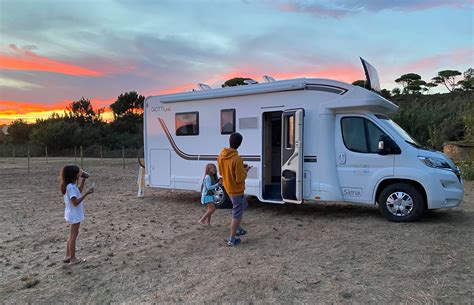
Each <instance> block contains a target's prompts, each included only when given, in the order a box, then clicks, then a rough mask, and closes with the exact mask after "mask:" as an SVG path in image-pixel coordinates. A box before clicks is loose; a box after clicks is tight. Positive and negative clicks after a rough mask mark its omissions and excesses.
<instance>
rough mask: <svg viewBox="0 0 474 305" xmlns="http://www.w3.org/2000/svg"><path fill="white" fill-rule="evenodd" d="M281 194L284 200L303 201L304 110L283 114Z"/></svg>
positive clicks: (289, 111) (294, 110)
mask: <svg viewBox="0 0 474 305" xmlns="http://www.w3.org/2000/svg"><path fill="white" fill-rule="evenodd" d="M282 122H283V128H282V146H281V196H282V197H283V201H285V202H291V203H303V161H304V158H303V124H304V110H303V109H292V110H287V111H284V112H283V114H282Z"/></svg>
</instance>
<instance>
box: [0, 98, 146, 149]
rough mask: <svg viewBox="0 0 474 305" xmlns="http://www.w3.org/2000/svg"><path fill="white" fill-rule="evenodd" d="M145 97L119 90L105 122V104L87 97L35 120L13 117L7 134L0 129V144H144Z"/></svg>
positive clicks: (51, 146)
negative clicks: (98, 104) (110, 117)
mask: <svg viewBox="0 0 474 305" xmlns="http://www.w3.org/2000/svg"><path fill="white" fill-rule="evenodd" d="M144 101H145V97H144V96H143V95H139V94H138V93H137V92H135V91H131V92H126V93H123V94H120V95H119V96H118V97H117V99H116V100H115V101H114V102H113V103H112V104H111V105H110V106H109V108H110V110H111V111H112V113H113V120H112V121H111V122H106V121H105V120H104V119H103V117H102V115H103V113H104V111H105V108H94V107H93V106H92V103H91V101H90V100H89V99H86V98H84V97H83V98H81V99H79V100H77V101H73V102H71V103H70V104H69V105H68V106H67V107H66V110H65V111H64V113H63V114H59V113H53V114H52V115H51V116H50V117H49V118H46V119H37V120H36V122H35V123H34V124H27V123H26V122H25V121H24V120H21V119H20V120H15V121H13V122H12V123H11V124H10V126H9V128H8V135H5V134H3V133H1V132H0V144H7V145H8V144H10V145H24V144H36V145H45V146H47V147H48V149H49V151H50V152H51V153H59V152H61V151H63V150H68V149H72V148H74V147H75V146H77V147H79V146H83V147H90V146H97V145H100V146H105V147H108V148H109V149H120V148H121V147H123V146H124V147H127V148H141V147H142V146H143V103H144Z"/></svg>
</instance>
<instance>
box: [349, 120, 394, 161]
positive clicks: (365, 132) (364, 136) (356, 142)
mask: <svg viewBox="0 0 474 305" xmlns="http://www.w3.org/2000/svg"><path fill="white" fill-rule="evenodd" d="M341 130H342V139H343V140H344V145H346V147H347V149H349V150H351V151H354V152H358V153H371V154H376V153H378V141H379V138H380V136H381V135H385V133H384V132H383V131H382V130H381V129H380V128H379V127H377V126H376V125H375V124H374V123H372V122H371V121H369V120H367V119H365V118H361V117H345V118H342V120H341Z"/></svg>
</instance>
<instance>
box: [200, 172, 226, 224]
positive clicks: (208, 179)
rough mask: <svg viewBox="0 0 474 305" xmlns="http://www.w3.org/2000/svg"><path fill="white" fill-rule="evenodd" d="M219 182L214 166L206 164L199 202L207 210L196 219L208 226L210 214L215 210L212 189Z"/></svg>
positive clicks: (213, 189)
mask: <svg viewBox="0 0 474 305" xmlns="http://www.w3.org/2000/svg"><path fill="white" fill-rule="evenodd" d="M220 182H221V179H219V178H218V177H217V168H216V166H215V165H214V164H212V163H209V164H207V165H206V170H205V173H204V180H203V183H202V185H203V187H202V193H201V203H202V204H203V205H205V206H206V208H207V210H206V213H204V215H203V216H202V217H201V219H199V221H198V223H199V224H200V225H203V226H205V225H207V226H208V225H210V224H211V216H212V214H214V212H215V211H216V207H215V205H214V202H215V199H214V191H215V189H216V188H217V187H218V186H219V183H220Z"/></svg>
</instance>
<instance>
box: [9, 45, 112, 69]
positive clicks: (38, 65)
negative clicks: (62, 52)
mask: <svg viewBox="0 0 474 305" xmlns="http://www.w3.org/2000/svg"><path fill="white" fill-rule="evenodd" d="M10 49H11V50H13V52H14V54H13V55H11V54H0V69H8V70H25V71H43V72H54V73H61V74H67V75H74V76H92V77H98V76H102V75H104V73H103V72H99V71H95V70H92V69H88V68H84V67H80V66H76V65H71V64H68V63H65V62H62V61H58V60H52V59H49V58H47V57H43V56H40V55H37V54H35V53H33V52H32V51H29V50H22V49H19V48H18V47H16V46H15V45H10Z"/></svg>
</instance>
